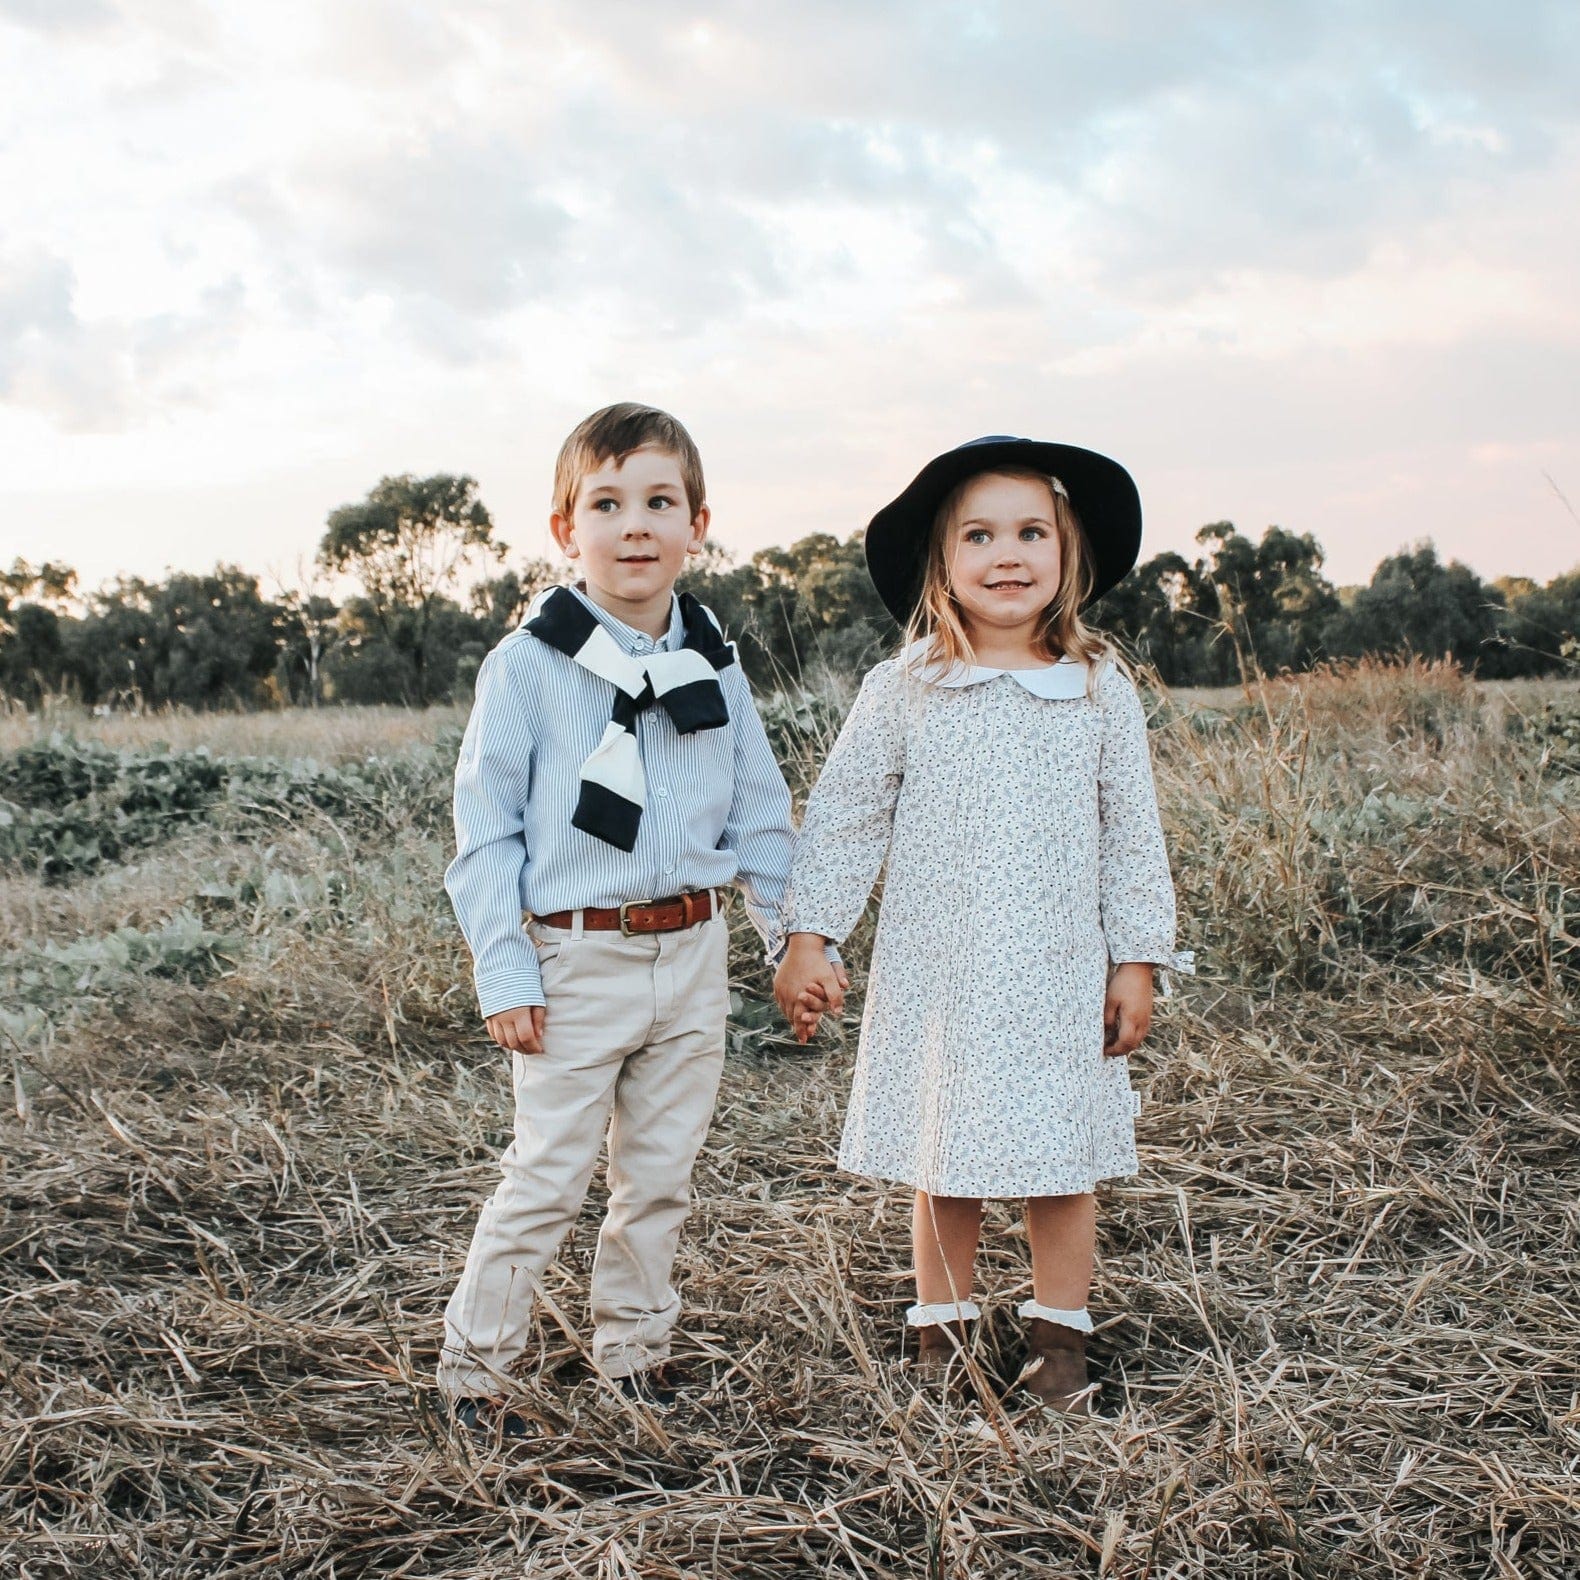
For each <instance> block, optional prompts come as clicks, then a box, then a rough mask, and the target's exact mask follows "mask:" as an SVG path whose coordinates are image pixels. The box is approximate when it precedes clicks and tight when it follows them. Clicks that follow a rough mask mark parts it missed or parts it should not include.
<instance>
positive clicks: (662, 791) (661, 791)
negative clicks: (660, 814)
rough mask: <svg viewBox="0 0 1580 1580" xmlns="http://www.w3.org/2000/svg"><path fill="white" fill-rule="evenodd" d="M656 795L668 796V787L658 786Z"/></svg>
mask: <svg viewBox="0 0 1580 1580" xmlns="http://www.w3.org/2000/svg"><path fill="white" fill-rule="evenodd" d="M657 793H658V794H659V795H668V794H669V787H668V786H667V785H660V786H659V787H658V791H657ZM670 870H671V871H673V870H674V869H673V868H671V869H670Z"/></svg>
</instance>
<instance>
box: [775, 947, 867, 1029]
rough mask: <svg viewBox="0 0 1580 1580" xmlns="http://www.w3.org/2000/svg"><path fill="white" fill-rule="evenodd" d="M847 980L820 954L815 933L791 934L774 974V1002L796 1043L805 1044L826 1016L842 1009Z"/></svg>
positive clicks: (842, 973)
mask: <svg viewBox="0 0 1580 1580" xmlns="http://www.w3.org/2000/svg"><path fill="white" fill-rule="evenodd" d="M849 986H850V978H849V977H847V976H846V975H845V968H844V967H843V966H838V965H835V964H834V963H833V961H831V960H829V959H828V958H827V956H826V955H825V954H824V953H823V940H822V938H821V937H820V936H819V935H818V934H817V933H792V934H791V935H790V943H789V946H788V947H787V948H786V950H785V957H784V959H783V960H782V961H781V962H780V964H779V969H778V970H777V971H776V972H775V973H774V999H775V1001H776V1002H777V1003H778V1005H779V1008H780V1010H781V1011H782V1012H783V1013H784V1017H785V1019H786V1020H787V1021H789V1023H790V1029H791V1031H792V1032H793V1033H794V1034H795V1039H796V1041H797V1042H806V1041H807V1039H808V1038H810V1037H811V1035H812V1034H813V1032H815V1031H816V1030H817V1026H818V1022H819V1020H821V1019H822V1017H823V1015H824V1014H825V1013H831V1014H835V1015H838V1014H839V1013H840V1012H841V1011H842V1010H843V1009H844V1007H845V989H846V988H848V987H849Z"/></svg>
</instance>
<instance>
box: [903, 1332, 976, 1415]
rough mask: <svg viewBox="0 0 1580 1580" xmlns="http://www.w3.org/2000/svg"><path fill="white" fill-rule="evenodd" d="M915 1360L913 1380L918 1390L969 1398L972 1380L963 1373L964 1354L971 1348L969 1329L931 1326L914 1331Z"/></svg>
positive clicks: (913, 1362) (955, 1397) (964, 1365)
mask: <svg viewBox="0 0 1580 1580" xmlns="http://www.w3.org/2000/svg"><path fill="white" fill-rule="evenodd" d="M911 1331H912V1332H913V1333H915V1335H916V1358H915V1360H913V1361H912V1363H911V1367H912V1376H913V1377H914V1379H915V1381H916V1385H917V1387H919V1388H923V1389H925V1390H926V1391H927V1392H928V1393H934V1394H943V1395H945V1396H946V1397H948V1398H950V1399H955V1400H961V1399H967V1398H969V1397H970V1396H971V1378H970V1374H969V1373H968V1372H967V1370H966V1360H965V1357H966V1350H967V1348H968V1347H969V1345H970V1342H971V1341H970V1325H969V1324H968V1323H966V1322H932V1323H929V1324H928V1325H927V1326H926V1327H920V1328H913V1329H912V1330H911Z"/></svg>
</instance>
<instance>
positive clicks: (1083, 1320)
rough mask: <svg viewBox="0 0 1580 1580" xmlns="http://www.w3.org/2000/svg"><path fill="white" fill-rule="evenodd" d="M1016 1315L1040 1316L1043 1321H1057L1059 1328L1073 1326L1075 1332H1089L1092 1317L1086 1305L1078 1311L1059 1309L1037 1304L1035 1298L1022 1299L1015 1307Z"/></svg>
mask: <svg viewBox="0 0 1580 1580" xmlns="http://www.w3.org/2000/svg"><path fill="white" fill-rule="evenodd" d="M1015 1314H1016V1315H1017V1316H1021V1317H1041V1318H1042V1320H1043V1321H1044V1322H1057V1323H1058V1324H1059V1326H1060V1327H1061V1328H1074V1329H1075V1331H1076V1332H1077V1333H1090V1332H1091V1331H1092V1319H1091V1317H1090V1316H1088V1315H1087V1311H1086V1307H1085V1306H1082V1307H1081V1309H1080V1310H1079V1311H1060V1310H1059V1309H1058V1307H1056V1306H1039V1305H1038V1304H1037V1302H1036V1301H1035V1300H1023V1301H1022V1302H1021V1303H1020V1305H1019V1306H1017V1307H1016V1313H1015Z"/></svg>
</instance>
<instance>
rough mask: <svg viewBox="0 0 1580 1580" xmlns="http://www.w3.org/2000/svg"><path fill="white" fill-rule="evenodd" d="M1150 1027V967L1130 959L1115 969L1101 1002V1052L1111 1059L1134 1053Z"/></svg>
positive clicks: (1143, 961) (1147, 963) (1145, 962)
mask: <svg viewBox="0 0 1580 1580" xmlns="http://www.w3.org/2000/svg"><path fill="white" fill-rule="evenodd" d="M1151 1024H1152V966H1151V964H1150V963H1149V962H1148V961H1145V960H1129V961H1126V963H1125V964H1124V965H1122V966H1118V967H1116V968H1115V971H1114V974H1113V976H1112V977H1110V978H1109V980H1108V996H1107V998H1106V999H1105V1000H1104V1001H1103V1053H1104V1054H1105V1055H1106V1056H1107V1057H1108V1058H1110V1059H1117V1058H1119V1057H1120V1056H1121V1055H1123V1054H1127V1053H1134V1052H1135V1050H1136V1049H1137V1048H1139V1047H1140V1046H1141V1042H1142V1039H1143V1038H1144V1037H1145V1036H1146V1034H1147V1028H1148V1027H1149V1026H1151Z"/></svg>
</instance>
